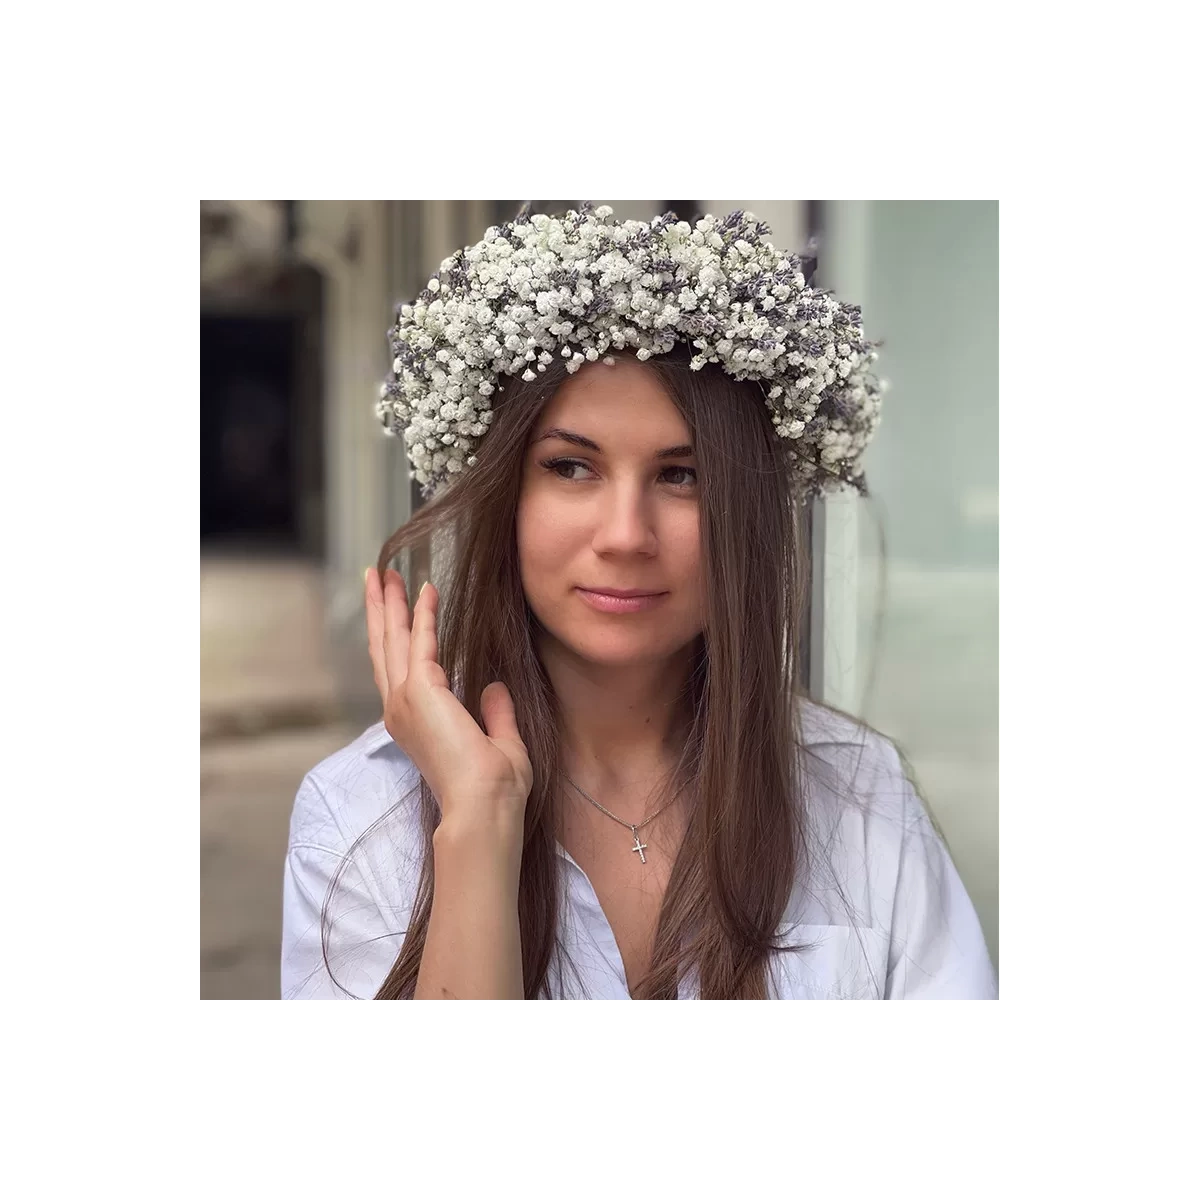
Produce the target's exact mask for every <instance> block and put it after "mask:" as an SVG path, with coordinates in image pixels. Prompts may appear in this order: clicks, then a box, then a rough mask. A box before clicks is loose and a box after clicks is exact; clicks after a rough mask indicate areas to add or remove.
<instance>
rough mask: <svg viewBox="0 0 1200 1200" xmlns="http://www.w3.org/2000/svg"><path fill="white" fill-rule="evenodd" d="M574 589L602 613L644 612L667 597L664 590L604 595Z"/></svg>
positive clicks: (583, 589)
mask: <svg viewBox="0 0 1200 1200" xmlns="http://www.w3.org/2000/svg"><path fill="white" fill-rule="evenodd" d="M575 590H576V591H577V592H578V593H579V594H580V595H581V596H582V597H583V599H584V602H585V603H587V604H590V605H591V606H592V607H593V608H594V609H595V610H596V611H597V612H604V613H632V612H644V611H645V610H646V609H648V608H653V607H654V606H655V605H657V604H660V603H661V602H662V601H663V600H665V599H666V598H667V593H666V592H659V593H658V594H657V595H655V596H605V595H604V594H603V593H601V592H589V591H588V590H587V588H576V589H575Z"/></svg>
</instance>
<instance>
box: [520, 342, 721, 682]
mask: <svg viewBox="0 0 1200 1200" xmlns="http://www.w3.org/2000/svg"><path fill="white" fill-rule="evenodd" d="M564 433H565V434H571V435H577V436H578V437H579V438H581V439H584V438H585V439H587V440H588V442H590V443H592V445H581V444H580V443H579V442H576V441H571V440H568V439H566V438H564V437H563V436H561V435H562V434H564ZM690 440H691V438H690V435H689V433H688V427H687V424H686V422H685V421H684V419H683V417H682V415H681V414H680V412H679V410H678V409H677V408H676V407H675V405H674V403H673V402H672V400H671V398H670V396H669V395H668V394H667V392H666V391H665V389H664V388H663V386H662V384H661V383H659V381H658V379H657V377H656V376H655V375H654V373H653V372H652V371H650V370H649V369H647V368H645V367H643V366H642V365H641V364H640V363H637V362H631V361H629V360H627V359H623V358H618V359H616V360H615V362H614V365H612V366H606V365H605V364H604V363H603V362H597V363H590V364H588V365H586V366H584V367H582V368H581V369H580V370H579V371H578V372H577V373H576V374H574V375H572V376H569V377H568V378H567V380H566V381H565V382H564V383H563V384H562V385H561V387H560V388H559V389H558V391H557V393H556V394H555V396H554V398H553V399H552V400H551V401H550V403H549V404H547V406H546V408H545V409H544V410H543V412H542V414H541V416H540V417H539V419H538V422H537V424H536V426H535V427H534V430H533V433H532V434H531V436H530V441H529V445H528V448H527V450H526V452H525V462H524V465H523V475H522V481H521V493H520V500H519V503H518V509H517V550H518V556H519V559H520V569H521V582H522V584H523V586H524V589H525V595H526V597H527V599H528V601H529V605H530V607H531V608H532V609H533V612H534V615H535V616H536V617H537V618H538V620H539V621H540V622H541V624H542V625H543V626H544V628H545V629H546V630H547V631H548V632H549V634H550V635H551V636H552V637H554V638H556V639H557V640H558V641H559V642H561V643H562V644H563V645H564V646H565V647H567V648H568V649H569V650H571V651H573V652H574V653H576V654H578V655H580V656H581V657H583V658H585V659H587V660H589V661H591V662H595V663H598V664H604V665H609V666H633V665H638V664H648V663H652V662H655V661H660V660H662V659H664V658H668V657H670V656H671V655H672V654H674V653H675V652H677V651H678V650H679V649H681V648H682V647H683V646H686V645H687V644H688V643H689V642H691V641H692V640H693V639H694V638H695V637H696V636H697V634H699V633H700V632H701V631H702V629H703V627H704V619H703V572H702V570H701V560H700V501H699V496H698V492H697V487H698V483H697V478H696V460H695V457H694V455H693V454H692V453H691V452H690V447H689V446H688V443H689V442H690ZM664 450H665V451H669V453H668V454H666V455H664V456H662V457H659V451H664ZM606 588H608V589H617V590H621V591H628V590H632V589H637V590H647V591H651V592H656V593H665V594H661V595H658V596H657V598H656V599H654V600H652V601H651V602H650V603H649V604H648V606H646V607H644V608H641V609H639V610H636V611H619V612H612V611H603V609H602V605H603V603H604V602H603V601H596V602H594V603H589V599H588V598H587V596H585V590H590V589H606Z"/></svg>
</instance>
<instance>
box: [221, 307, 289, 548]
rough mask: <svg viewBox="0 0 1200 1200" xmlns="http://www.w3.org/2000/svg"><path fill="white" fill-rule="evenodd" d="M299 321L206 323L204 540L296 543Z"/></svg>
mask: <svg viewBox="0 0 1200 1200" xmlns="http://www.w3.org/2000/svg"><path fill="white" fill-rule="evenodd" d="M296 336H297V330H296V319H295V317H292V316H262V315H254V316H202V317H201V319H200V447H201V449H200V537H201V539H202V540H204V541H213V540H214V539H219V540H221V541H239V542H243V541H244V542H267V543H282V544H283V545H284V546H294V545H295V542H296V535H297V528H296V524H297V523H296V511H295V496H294V489H293V487H292V478H293V472H294V469H295V465H294V463H293V459H292V437H291V430H292V426H293V422H294V419H295V414H294V413H293V397H294V395H295V379H294V378H293V373H294V364H295V351H294V346H295V342H296Z"/></svg>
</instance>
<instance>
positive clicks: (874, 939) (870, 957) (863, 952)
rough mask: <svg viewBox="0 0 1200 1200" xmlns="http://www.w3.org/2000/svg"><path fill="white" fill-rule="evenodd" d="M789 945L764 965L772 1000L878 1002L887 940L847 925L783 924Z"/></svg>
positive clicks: (784, 940) (881, 988) (882, 982)
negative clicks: (792, 948) (798, 948)
mask: <svg viewBox="0 0 1200 1200" xmlns="http://www.w3.org/2000/svg"><path fill="white" fill-rule="evenodd" d="M780 935H781V940H782V942H783V943H784V944H785V945H788V946H806V947H808V949H805V950H784V951H780V952H779V953H778V954H776V955H774V956H773V959H772V961H771V964H770V967H769V979H770V987H771V998H772V999H774V1000H878V999H880V998H881V997H882V996H883V994H884V985H885V982H886V979H887V939H886V938H884V937H883V936H882V935H881V934H880V933H878V932H877V931H876V930H874V929H860V928H855V927H852V926H849V925H805V924H788V925H785V926H783V927H782V928H781V929H780Z"/></svg>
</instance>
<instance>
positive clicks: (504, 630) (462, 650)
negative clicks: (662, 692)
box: [322, 347, 810, 1000]
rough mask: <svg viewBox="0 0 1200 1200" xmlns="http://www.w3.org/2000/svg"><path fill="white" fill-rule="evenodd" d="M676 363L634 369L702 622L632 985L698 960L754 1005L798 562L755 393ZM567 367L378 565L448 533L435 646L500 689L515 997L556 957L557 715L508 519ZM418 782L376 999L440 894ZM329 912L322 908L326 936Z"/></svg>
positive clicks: (556, 370)
mask: <svg viewBox="0 0 1200 1200" xmlns="http://www.w3.org/2000/svg"><path fill="white" fill-rule="evenodd" d="M689 357H690V356H689V353H688V351H687V347H677V348H676V349H675V350H673V351H671V352H670V353H668V354H664V355H658V356H654V357H652V358H650V359H649V360H648V362H647V363H646V364H645V365H646V366H647V367H648V368H649V369H651V370H653V371H654V372H655V373H656V374H657V376H658V377H659V379H660V381H661V382H662V384H663V386H664V387H665V389H666V391H667V392H668V394H669V395H670V396H671V398H672V399H673V401H674V402H675V404H676V405H677V407H678V408H679V410H680V413H681V415H682V416H683V418H684V419H685V421H686V422H687V424H688V427H689V430H690V433H691V438H692V444H693V446H694V447H695V453H696V465H697V470H698V475H699V479H700V481H701V482H700V489H699V504H700V526H701V554H702V564H703V565H702V570H703V579H704V587H705V589H706V595H707V599H706V619H707V627H706V630H705V632H704V633H703V634H702V635H700V636H699V637H698V638H697V641H696V646H695V651H694V659H693V662H694V665H693V670H692V673H691V677H690V680H689V684H688V687H687V689H686V690H685V694H684V696H683V697H682V699H681V701H680V703H681V705H682V706H683V712H682V717H683V727H684V728H685V729H686V731H687V732H686V740H685V741H684V743H683V744H684V749H683V752H682V757H681V760H680V764H679V771H678V773H677V776H676V779H677V782H678V786H679V787H680V788H681V789H683V790H684V791H686V793H687V794H688V795H690V796H692V797H694V804H693V806H692V808H691V813H690V816H689V817H688V823H687V826H686V829H685V833H684V836H683V840H682V843H681V845H680V848H679V851H678V854H677V857H676V861H675V865H674V869H673V871H672V874H671V877H670V881H669V884H668V886H667V889H666V893H665V896H664V898H663V904H662V908H661V912H660V916H659V921H658V927H657V930H656V933H655V937H654V942H653V951H652V957H651V962H650V966H649V969H648V971H647V973H646V975H645V977H644V978H643V979H642V980H641V981H640V983H639V984H638V986H637V988H636V990H635V993H634V998H635V999H675V998H676V996H677V991H676V988H677V980H679V979H681V978H683V977H684V976H685V975H687V974H688V973H689V972H690V971H692V970H693V969H695V970H696V971H697V973H698V981H699V994H700V995H701V996H702V997H703V998H705V999H745V1000H750V999H765V998H766V997H767V966H768V961H769V958H770V956H771V954H772V952H774V951H776V950H777V949H780V947H779V946H778V944H777V942H776V930H777V927H778V925H779V923H780V921H781V919H782V918H783V916H784V913H785V909H786V907H787V904H788V900H789V897H790V895H791V893H792V889H793V886H794V884H795V881H796V879H797V875H798V873H802V872H804V871H805V870H806V869H807V865H808V864H807V857H806V855H807V846H806V840H805V833H806V821H805V819H804V805H803V803H802V799H803V797H802V796H801V795H800V794H798V792H799V791H802V787H801V781H802V774H801V772H800V770H799V757H798V755H799V753H800V750H801V746H800V742H799V739H798V736H797V730H798V728H799V725H798V719H799V706H800V705H801V703H802V702H803V701H804V700H805V699H807V697H806V694H805V692H804V689H803V687H802V685H801V680H800V679H799V678H798V653H799V650H800V645H801V638H802V637H803V636H805V631H804V630H802V629H801V627H800V626H801V614H802V611H803V609H804V604H805V597H806V592H807V589H808V587H809V583H810V581H809V576H808V570H809V566H808V558H807V556H806V555H805V554H803V553H801V547H800V544H799V530H800V528H801V522H800V507H799V499H798V497H797V495H796V493H795V489H794V485H793V483H792V477H791V476H790V474H789V472H788V470H787V466H786V462H785V458H784V446H783V442H782V441H781V439H780V438H779V437H778V436H777V435H776V434H775V432H774V430H773V428H772V425H771V418H770V413H769V411H768V409H767V406H766V404H765V403H764V400H763V395H762V391H761V389H760V387H759V386H758V385H757V384H755V383H751V382H739V381H736V380H734V379H732V378H731V377H730V376H728V375H726V374H725V373H724V371H723V370H721V368H720V367H718V366H713V365H707V366H705V367H704V368H703V369H702V370H700V371H692V370H691V369H690V367H689ZM566 378H568V374H567V371H566V369H565V363H564V362H563V361H562V360H556V361H555V363H554V364H552V365H550V366H548V367H547V370H546V371H545V372H544V373H543V374H540V375H538V377H537V378H536V379H534V380H533V381H531V382H528V383H527V382H524V381H522V380H517V379H514V380H509V381H505V384H504V388H503V391H500V392H497V394H496V395H495V396H494V398H493V399H494V401H495V403H494V405H493V409H494V418H493V423H492V425H491V428H490V430H489V432H488V434H487V436H486V437H484V438H483V439H482V440H481V442H480V445H479V449H478V452H477V462H476V464H475V466H474V467H473V468H472V469H471V470H470V471H468V472H466V473H465V474H463V475H462V476H460V477H458V478H457V479H455V481H454V482H453V484H452V485H451V486H450V487H449V488H448V489H447V490H446V491H445V492H444V493H442V494H441V495H440V496H438V497H437V498H436V499H434V500H432V501H431V502H430V503H429V504H428V505H427V506H425V507H424V508H422V509H421V510H420V512H418V513H417V514H416V515H415V516H414V517H413V518H412V519H411V520H410V521H408V522H407V523H406V524H405V525H403V526H402V527H401V528H400V529H398V530H397V531H396V532H395V533H394V534H393V535H392V536H391V537H390V538H389V539H388V540H387V542H386V543H385V544H384V546H383V548H382V550H381V551H380V555H379V562H378V566H379V569H380V570H381V571H382V570H383V568H384V567H385V566H387V565H389V564H391V563H392V562H393V560H394V559H396V558H397V556H398V555H400V553H401V552H402V551H404V550H406V549H407V548H409V547H411V546H414V545H416V544H419V543H421V542H423V541H424V540H425V539H427V538H432V537H433V536H434V535H435V534H436V535H444V534H446V533H447V532H450V533H452V534H453V537H454V542H455V552H454V554H453V556H452V558H453V563H452V566H451V568H450V572H449V577H448V579H447V580H446V581H445V582H444V584H443V585H442V587H441V588H440V593H439V594H440V600H439V604H440V608H439V616H438V640H439V650H440V660H441V662H442V665H443V667H444V669H445V671H446V674H447V677H448V678H449V679H450V680H451V686H452V687H453V688H454V690H455V693H456V695H457V696H458V697H459V699H460V701H461V702H462V703H463V705H464V706H465V707H466V708H467V710H468V711H469V712H470V713H471V714H472V716H473V717H474V718H475V719H476V720H477V721H481V712H480V706H479V699H480V694H481V692H482V691H483V688H484V687H485V686H486V685H487V684H488V683H490V682H491V681H492V680H496V679H498V680H502V681H503V682H504V683H505V684H506V685H507V687H508V689H509V691H510V693H511V694H512V698H513V702H514V705H515V709H516V715H517V723H518V727H519V728H520V730H521V735H522V737H523V739H524V741H525V744H526V746H527V748H528V750H529V756H530V760H531V762H532V765H533V777H534V783H533V790H532V792H531V793H530V796H529V799H528V802H527V805H526V810H525V831H524V839H525V840H524V849H523V853H522V860H521V874H520V887H519V900H518V906H519V920H520V931H521V953H522V959H523V968H524V980H525V995H526V998H527V999H536V998H539V997H543V996H545V995H546V991H547V978H548V975H549V972H550V967H551V964H552V961H553V956H554V955H555V953H556V952H557V953H561V945H560V943H559V939H558V915H559V905H560V892H559V876H558V860H557V855H556V850H555V830H556V828H557V826H556V810H555V805H556V803H557V802H558V799H557V798H558V796H559V795H560V794H561V793H560V791H559V788H558V780H559V777H560V776H559V765H560V763H559V735H560V729H561V726H560V723H559V712H558V706H557V702H556V697H555V694H554V691H553V688H552V686H551V684H550V680H549V677H548V675H547V674H546V672H545V670H544V668H543V666H542V664H541V661H540V660H539V658H538V655H537V652H536V649H535V632H536V618H535V617H534V615H533V613H532V612H531V610H530V609H529V607H528V605H527V603H526V600H525V596H524V592H523V589H522V586H521V580H520V576H519V569H518V557H517V545H516V514H517V501H518V496H519V491H520V484H521V477H522V469H523V461H524V456H525V450H526V446H527V443H528V438H529V436H530V434H531V432H532V430H533V428H534V425H535V423H536V421H537V418H538V416H539V414H540V412H541V411H542V409H543V407H544V406H545V404H546V403H547V402H548V401H549V400H550V398H551V397H552V396H553V395H554V393H555V390H556V389H557V388H558V386H559V385H560V384H561V383H562V382H563V380H565V379H566ZM481 723H482V722H481ZM417 786H418V787H419V790H420V812H421V824H422V829H423V835H424V847H425V850H424V859H423V863H422V866H421V872H420V879H419V882H418V885H417V893H416V898H415V901H414V904H413V909H412V915H411V919H410V922H409V927H408V930H407V933H406V936H405V939H404V942H403V945H402V947H401V949H400V952H399V955H398V957H397V959H396V961H395V963H394V964H393V966H392V968H391V970H390V971H389V973H388V975H387V978H386V979H385V980H384V982H383V984H382V986H381V987H380V989H379V991H378V993H377V995H376V999H381V1000H399V999H411V998H412V996H413V993H414V990H415V987H416V980H417V972H418V969H419V966H420V962H421V955H422V951H423V949H424V944H425V936H426V932H427V930H428V926H429V917H430V911H431V907H432V903H433V853H432V840H431V839H432V836H433V832H434V830H435V829H436V827H437V824H438V821H439V819H440V814H439V810H438V806H437V801H436V800H435V798H434V796H433V794H432V792H431V791H430V789H429V787H428V785H427V784H426V783H425V781H424V779H420V780H419V783H418V785H417ZM410 795H411V793H410ZM368 832H370V831H368ZM360 840H361V839H360ZM356 845H357V843H356ZM351 852H352V853H353V850H352V851H351ZM335 884H336V879H335ZM331 892H332V888H331ZM325 907H326V909H327V907H328V901H327V902H326V906H325ZM326 925H327V921H326V912H325V911H324V910H323V912H322V929H323V943H324V941H325V938H324V932H325V930H326ZM326 962H327V963H328V958H326Z"/></svg>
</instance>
